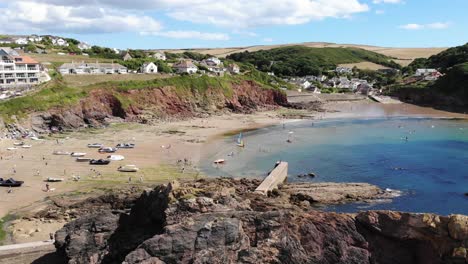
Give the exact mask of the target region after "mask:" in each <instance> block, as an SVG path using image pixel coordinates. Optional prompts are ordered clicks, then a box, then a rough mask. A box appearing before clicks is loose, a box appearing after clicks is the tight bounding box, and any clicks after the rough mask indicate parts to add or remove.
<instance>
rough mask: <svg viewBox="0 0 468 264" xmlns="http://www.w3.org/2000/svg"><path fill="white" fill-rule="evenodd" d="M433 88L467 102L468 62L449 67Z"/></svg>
mask: <svg viewBox="0 0 468 264" xmlns="http://www.w3.org/2000/svg"><path fill="white" fill-rule="evenodd" d="M434 88H435V89H437V90H439V91H441V92H442V93H444V94H448V95H455V96H458V97H460V98H463V99H464V100H465V102H467V103H468V62H465V63H461V64H457V65H455V66H453V67H452V68H450V69H449V70H448V72H447V74H446V75H445V76H443V77H442V78H440V79H439V80H438V81H437V82H436V83H435V85H434Z"/></svg>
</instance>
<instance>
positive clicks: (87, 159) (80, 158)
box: [76, 157, 92, 162]
mask: <svg viewBox="0 0 468 264" xmlns="http://www.w3.org/2000/svg"><path fill="white" fill-rule="evenodd" d="M91 160H92V158H83V157H79V158H76V161H77V162H90V161H91Z"/></svg>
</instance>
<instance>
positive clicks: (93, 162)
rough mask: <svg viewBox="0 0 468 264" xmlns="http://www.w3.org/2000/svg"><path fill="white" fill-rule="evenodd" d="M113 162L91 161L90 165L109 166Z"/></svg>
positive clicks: (103, 160)
mask: <svg viewBox="0 0 468 264" xmlns="http://www.w3.org/2000/svg"><path fill="white" fill-rule="evenodd" d="M110 162H111V161H110V160H106V159H97V160H96V159H92V160H90V161H89V164H90V165H107V164H109V163H110Z"/></svg>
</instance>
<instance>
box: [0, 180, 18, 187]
mask: <svg viewBox="0 0 468 264" xmlns="http://www.w3.org/2000/svg"><path fill="white" fill-rule="evenodd" d="M23 183H24V181H16V180H14V179H13V178H9V179H7V180H3V178H0V186H3V187H20V186H21V185H23Z"/></svg>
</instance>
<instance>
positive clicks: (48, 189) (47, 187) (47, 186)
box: [45, 183, 50, 192]
mask: <svg viewBox="0 0 468 264" xmlns="http://www.w3.org/2000/svg"><path fill="white" fill-rule="evenodd" d="M45 187H46V192H49V191H50V187H49V184H48V183H46V185H45Z"/></svg>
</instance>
